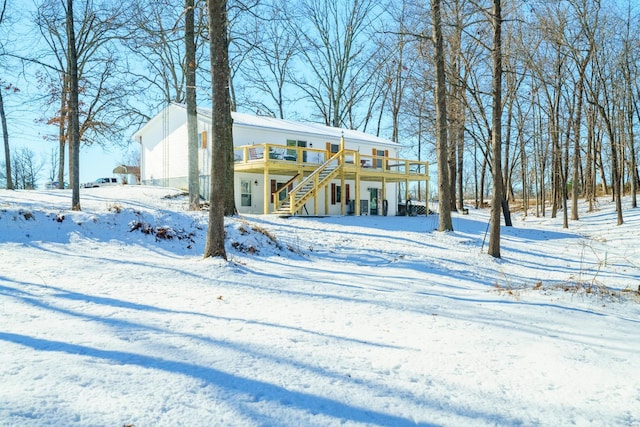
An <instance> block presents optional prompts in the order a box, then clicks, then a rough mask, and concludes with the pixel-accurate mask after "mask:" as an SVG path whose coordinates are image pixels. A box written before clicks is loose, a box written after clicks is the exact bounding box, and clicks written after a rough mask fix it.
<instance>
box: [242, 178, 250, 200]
mask: <svg viewBox="0 0 640 427" xmlns="http://www.w3.org/2000/svg"><path fill="white" fill-rule="evenodd" d="M240 206H251V181H250V180H248V179H243V180H241V181H240Z"/></svg>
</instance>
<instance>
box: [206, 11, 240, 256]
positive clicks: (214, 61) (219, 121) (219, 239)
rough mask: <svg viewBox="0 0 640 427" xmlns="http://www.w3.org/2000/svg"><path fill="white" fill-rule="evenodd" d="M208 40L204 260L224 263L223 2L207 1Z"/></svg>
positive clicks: (227, 105) (227, 124)
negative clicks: (208, 179) (209, 97)
mask: <svg viewBox="0 0 640 427" xmlns="http://www.w3.org/2000/svg"><path fill="white" fill-rule="evenodd" d="M208 13H209V39H210V42H209V43H210V52H211V87H212V106H213V108H212V117H211V119H212V129H211V130H212V132H211V133H212V135H211V138H212V143H211V191H210V196H209V204H210V206H209V228H208V230H207V242H206V247H205V251H204V257H205V258H208V257H220V258H223V259H225V260H226V259H227V253H226V250H225V247H224V241H225V236H224V235H225V231H224V211H225V203H224V200H225V168H226V167H227V164H226V163H227V162H228V157H227V151H226V148H225V147H227V146H228V145H229V143H231V144H233V134H232V126H233V121H232V119H231V99H230V97H229V74H230V71H229V51H228V36H227V24H228V21H227V2H226V0H209V2H208Z"/></svg>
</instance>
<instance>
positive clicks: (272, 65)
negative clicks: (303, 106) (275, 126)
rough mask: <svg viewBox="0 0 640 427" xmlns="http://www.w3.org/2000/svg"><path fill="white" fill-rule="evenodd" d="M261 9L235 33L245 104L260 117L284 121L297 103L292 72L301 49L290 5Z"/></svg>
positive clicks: (248, 17)
mask: <svg viewBox="0 0 640 427" xmlns="http://www.w3.org/2000/svg"><path fill="white" fill-rule="evenodd" d="M259 7H260V9H259V10H256V11H255V13H254V14H248V15H247V17H246V19H244V20H242V22H239V23H237V24H236V25H237V26H238V28H235V29H234V30H235V31H234V35H235V36H234V39H233V42H234V43H233V45H232V47H233V48H234V50H235V51H236V52H237V53H236V54H235V56H234V57H235V62H236V64H235V66H236V67H237V68H238V73H239V74H240V75H241V77H242V81H243V82H244V85H245V92H246V95H245V97H244V98H243V99H242V102H243V103H244V105H245V107H248V108H251V109H252V110H253V111H255V112H256V114H258V115H265V116H272V117H278V118H281V119H284V118H286V112H285V108H286V107H287V105H289V104H290V103H292V102H295V101H296V97H295V95H293V92H294V91H293V90H292V89H293V87H292V81H293V76H292V74H293V71H292V68H293V63H294V61H295V58H296V56H297V54H298V45H297V43H296V39H295V36H294V34H293V32H292V30H291V23H290V22H289V21H288V18H287V11H286V7H287V3H286V2H284V1H283V2H281V3H278V4H273V5H270V4H266V5H261V6H259ZM256 92H257V94H260V95H262V96H256Z"/></svg>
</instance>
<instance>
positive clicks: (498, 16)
mask: <svg viewBox="0 0 640 427" xmlns="http://www.w3.org/2000/svg"><path fill="white" fill-rule="evenodd" d="M492 21H493V52H492V57H493V83H492V97H493V108H492V113H491V115H492V118H491V120H492V136H493V138H492V142H491V150H492V156H493V167H492V168H491V169H492V172H493V195H492V197H491V219H490V223H489V246H488V248H487V252H488V254H489V255H491V256H492V257H494V258H500V212H501V210H502V199H503V197H504V196H503V194H502V193H503V188H502V162H501V156H502V146H501V145H502V122H501V120H502V10H501V4H500V0H493V11H492Z"/></svg>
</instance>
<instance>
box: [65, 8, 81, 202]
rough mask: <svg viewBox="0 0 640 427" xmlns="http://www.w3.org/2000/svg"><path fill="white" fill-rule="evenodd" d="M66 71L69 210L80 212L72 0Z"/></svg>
mask: <svg viewBox="0 0 640 427" xmlns="http://www.w3.org/2000/svg"><path fill="white" fill-rule="evenodd" d="M66 16H67V19H66V29H67V44H68V47H67V70H68V73H69V143H70V148H71V156H69V165H70V167H69V169H70V170H71V173H70V174H69V180H70V181H71V185H72V190H73V191H72V194H71V209H72V210H74V211H79V210H80V115H79V107H78V92H79V89H78V51H77V47H76V33H75V29H74V22H73V0H67V10H66Z"/></svg>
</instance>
